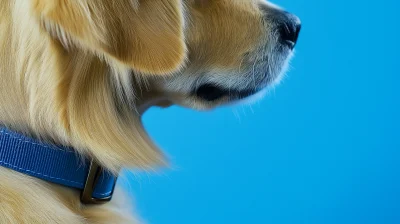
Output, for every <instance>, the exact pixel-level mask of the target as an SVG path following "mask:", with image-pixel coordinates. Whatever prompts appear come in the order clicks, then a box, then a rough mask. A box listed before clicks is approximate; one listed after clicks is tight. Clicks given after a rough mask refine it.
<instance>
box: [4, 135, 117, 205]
mask: <svg viewBox="0 0 400 224" xmlns="http://www.w3.org/2000/svg"><path fill="white" fill-rule="evenodd" d="M0 166H3V167H6V168H9V169H12V170H14V171H17V172H20V173H23V174H26V175H29V176H33V177H37V178H39V179H42V180H45V181H49V182H52V183H55V184H59V185H63V186H66V187H71V188H75V189H78V190H81V201H82V203H85V204H99V203H103V202H106V201H109V200H111V197H112V194H113V191H114V186H115V183H116V179H117V178H116V177H115V176H113V175H112V174H111V173H109V172H107V171H105V170H103V169H102V168H101V167H100V166H98V164H97V163H95V162H94V161H93V160H87V159H82V158H81V157H79V156H78V154H77V153H76V151H74V150H73V149H72V148H68V147H61V146H55V145H51V144H46V143H43V142H40V141H38V140H35V139H32V138H28V137H26V136H24V135H21V134H19V133H16V132H13V131H11V130H9V129H6V128H4V127H0Z"/></svg>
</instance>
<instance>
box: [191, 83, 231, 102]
mask: <svg viewBox="0 0 400 224" xmlns="http://www.w3.org/2000/svg"><path fill="white" fill-rule="evenodd" d="M228 94H229V92H228V91H227V90H224V89H222V88H220V87H218V86H215V85H212V84H204V85H201V86H200V87H199V88H198V89H197V90H196V96H198V97H200V98H202V99H204V100H206V101H214V100H217V99H219V98H221V97H223V96H226V95H228Z"/></svg>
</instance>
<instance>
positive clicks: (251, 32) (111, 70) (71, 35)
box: [0, 0, 300, 223]
mask: <svg viewBox="0 0 400 224" xmlns="http://www.w3.org/2000/svg"><path fill="white" fill-rule="evenodd" d="M299 30H300V21H299V19H298V18H297V17H296V16H294V15H292V14H289V13H287V12H285V11H283V10H282V9H280V8H278V7H276V6H275V5H273V4H271V3H267V2H265V1H263V0H108V1H99V0H85V1H80V0H2V1H0V125H1V126H4V127H7V128H8V129H11V130H14V131H16V132H19V133H22V134H24V135H26V136H30V137H32V138H35V139H38V140H40V141H43V142H49V143H55V144H59V145H66V146H71V147H73V148H74V149H75V150H76V152H77V153H78V154H79V155H82V156H85V157H88V158H92V159H94V160H95V161H97V162H98V163H99V164H100V165H101V166H102V167H104V168H105V169H106V170H108V171H110V172H113V173H114V174H117V173H118V172H119V170H120V169H121V168H124V167H128V168H129V167H137V168H141V169H145V170H149V169H153V168H155V167H158V166H164V165H166V164H167V162H166V159H165V158H164V156H163V154H162V153H161V152H160V150H159V149H158V148H157V147H156V146H155V145H154V144H153V143H152V141H151V140H150V139H149V137H148V135H147V134H146V132H145V130H144V128H143V126H142V124H141V115H142V114H143V112H144V111H145V110H146V109H147V108H148V107H150V106H161V107H167V106H169V105H172V104H177V105H181V106H184V107H190V108H194V109H198V110H204V109H212V108H215V107H216V106H219V105H226V104H230V103H233V102H237V101H239V100H244V99H248V98H249V97H250V96H253V95H256V94H261V93H263V92H265V89H268V88H269V87H270V86H272V85H274V84H275V83H277V82H279V80H280V78H281V77H282V74H283V73H284V72H285V69H286V67H287V64H288V61H289V59H290V58H291V56H292V53H293V48H294V46H295V44H296V41H297V37H298V34H299ZM0 153H1V149H0ZM39 162H41V161H39ZM0 178H1V181H0V192H1V194H0V223H138V222H140V221H139V219H136V218H135V217H132V212H131V210H130V209H129V208H128V207H127V205H128V204H129V202H127V203H125V200H123V199H124V196H123V195H122V196H119V195H120V194H122V193H121V191H120V190H118V189H117V190H116V191H115V195H114V197H113V200H111V201H110V202H108V203H104V204H101V205H90V204H89V205H86V204H82V203H81V201H80V196H79V195H80V192H79V191H78V190H76V189H72V188H67V187H64V186H59V185H57V184H52V183H49V182H46V181H43V180H40V179H37V178H34V177H30V176H28V175H25V174H21V173H18V172H15V171H12V170H10V169H7V168H4V167H0ZM117 187H118V186H117ZM127 208H128V209H127Z"/></svg>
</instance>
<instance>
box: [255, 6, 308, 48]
mask: <svg viewBox="0 0 400 224" xmlns="http://www.w3.org/2000/svg"><path fill="white" fill-rule="evenodd" d="M260 8H261V11H262V12H263V14H264V16H265V19H266V20H269V21H271V22H272V23H273V24H274V26H275V27H276V29H277V31H278V32H277V33H278V34H279V39H280V41H281V43H282V44H283V45H286V46H288V47H289V48H290V49H293V48H294V47H295V45H296V43H297V39H298V37H299V33H300V29H301V22H300V19H299V17H297V16H296V15H294V14H292V13H289V12H287V11H284V10H282V9H280V8H277V7H274V6H272V5H270V4H262V5H261V7H260Z"/></svg>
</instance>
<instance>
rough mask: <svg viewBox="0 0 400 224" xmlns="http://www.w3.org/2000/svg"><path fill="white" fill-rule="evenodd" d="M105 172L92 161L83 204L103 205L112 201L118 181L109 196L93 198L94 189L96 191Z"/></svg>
mask: <svg viewBox="0 0 400 224" xmlns="http://www.w3.org/2000/svg"><path fill="white" fill-rule="evenodd" d="M103 172H104V169H103V168H102V167H101V166H99V164H98V163H96V162H95V161H94V160H93V159H92V160H91V161H90V165H89V172H88V175H87V178H86V182H85V186H84V188H83V190H82V193H81V202H82V203H83V204H103V203H106V202H109V201H110V200H111V198H112V195H113V193H114V188H115V183H116V180H115V181H114V185H113V188H112V192H111V194H110V195H109V196H106V197H101V198H97V197H96V198H94V197H93V192H94V189H95V187H96V184H97V183H98V181H99V178H100V176H101V174H102V173H103ZM115 179H116V177H115Z"/></svg>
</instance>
